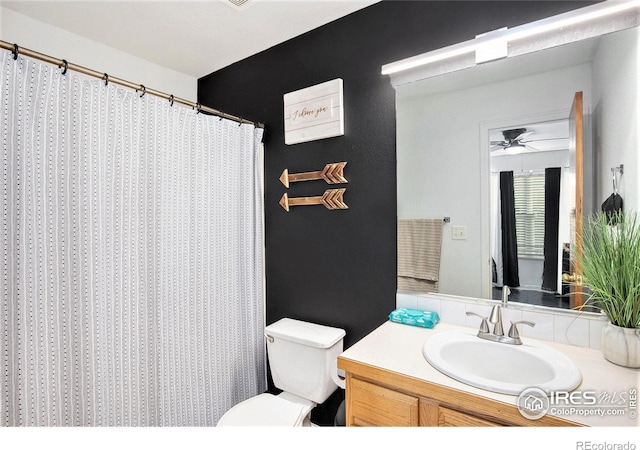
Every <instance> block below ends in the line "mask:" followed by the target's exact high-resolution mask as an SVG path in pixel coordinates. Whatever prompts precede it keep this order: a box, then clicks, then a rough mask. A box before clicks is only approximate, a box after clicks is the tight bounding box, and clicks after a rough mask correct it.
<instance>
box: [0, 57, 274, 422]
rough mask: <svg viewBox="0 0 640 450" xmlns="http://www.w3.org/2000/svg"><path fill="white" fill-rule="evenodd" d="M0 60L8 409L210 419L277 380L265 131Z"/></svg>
mask: <svg viewBox="0 0 640 450" xmlns="http://www.w3.org/2000/svg"><path fill="white" fill-rule="evenodd" d="M0 63H1V66H0V110H1V113H0V137H1V139H2V141H1V143H2V159H3V160H2V162H3V166H2V167H3V173H2V178H3V190H2V209H3V220H2V225H1V226H2V258H3V260H2V275H1V276H0V289H1V290H2V300H1V303H0V365H1V367H0V425H2V426H208V425H215V424H216V423H217V421H218V419H219V418H220V417H221V416H222V414H223V413H224V412H225V411H226V410H227V409H229V408H230V407H231V406H233V405H234V404H236V403H238V402H239V401H241V400H244V399H246V398H248V397H251V396H253V395H256V394H257V393H260V392H263V391H264V390H265V389H266V368H265V350H264V338H263V330H264V289H263V231H262V215H263V213H262V200H261V199H262V194H261V186H262V182H261V169H260V164H261V159H260V157H261V138H262V130H260V129H256V128H255V127H254V126H253V125H249V124H242V125H239V124H238V123H236V122H232V121H229V120H226V119H220V118H217V117H213V116H206V115H204V114H198V113H197V112H196V111H193V110H191V109H188V108H185V107H182V106H177V105H176V106H171V105H170V104H169V102H168V101H167V100H164V99H162V98H159V97H155V96H151V95H144V96H142V97H141V96H140V93H136V92H133V91H130V90H127V89H124V88H121V87H119V86H115V85H113V84H108V85H106V86H105V83H104V82H103V81H101V80H99V79H93V78H88V77H84V76H82V75H79V74H77V73H72V72H69V73H67V74H65V75H62V73H61V70H60V69H59V68H57V67H55V66H51V65H48V64H45V63H41V62H38V61H34V60H31V59H28V58H23V57H22V56H20V57H18V59H17V60H13V57H12V54H11V53H10V52H7V51H2V53H0Z"/></svg>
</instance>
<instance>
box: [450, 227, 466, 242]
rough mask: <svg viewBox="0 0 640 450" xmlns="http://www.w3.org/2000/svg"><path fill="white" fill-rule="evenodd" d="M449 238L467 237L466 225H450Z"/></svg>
mask: <svg viewBox="0 0 640 450" xmlns="http://www.w3.org/2000/svg"><path fill="white" fill-rule="evenodd" d="M451 239H457V240H463V241H464V240H466V239H467V227H464V226H456V227H451Z"/></svg>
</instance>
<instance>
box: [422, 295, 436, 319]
mask: <svg viewBox="0 0 640 450" xmlns="http://www.w3.org/2000/svg"><path fill="white" fill-rule="evenodd" d="M441 308H442V306H441V303H440V299H439V298H434V297H429V296H426V295H419V296H418V309H421V310H422V311H433V312H437V313H438V315H440V311H441Z"/></svg>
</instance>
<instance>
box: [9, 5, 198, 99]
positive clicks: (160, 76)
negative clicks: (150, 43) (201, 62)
mask: <svg viewBox="0 0 640 450" xmlns="http://www.w3.org/2000/svg"><path fill="white" fill-rule="evenodd" d="M0 40H3V41H6V42H10V43H12V44H14V43H15V44H18V45H19V46H21V47H25V48H28V49H30V50H34V51H36V52H39V53H44V54H46V55H49V56H52V57H54V58H59V59H66V60H67V61H69V62H72V63H74V64H78V65H80V66H83V67H87V68H89V69H93V70H97V71H100V72H106V73H108V74H109V75H112V76H115V77H118V78H121V79H124V80H127V81H130V82H132V83H136V84H144V85H145V86H146V87H147V88H150V89H155V90H158V91H160V92H164V93H167V94H173V95H174V96H175V97H179V98H183V99H185V100H189V101H194V102H195V101H196V95H197V88H198V80H197V79H196V78H195V77H191V76H189V75H185V74H183V73H180V72H177V71H175V70H172V69H168V68H166V67H163V66H160V65H158V64H155V63H152V62H149V61H146V60H144V59H141V58H138V57H135V56H133V55H130V54H128V53H125V52H122V51H120V50H116V49H114V48H111V47H108V46H106V45H103V44H100V43H98V42H95V41H92V40H89V39H86V38H83V37H81V36H78V35H76V34H72V33H69V32H68V31H65V30H63V29H60V28H56V27H53V26H51V25H49V24H46V23H44V22H40V21H37V20H34V19H32V18H30V17H28V16H25V15H23V14H19V13H17V12H15V11H13V10H10V9H8V8H4V7H1V6H0Z"/></svg>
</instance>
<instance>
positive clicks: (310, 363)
mask: <svg viewBox="0 0 640 450" xmlns="http://www.w3.org/2000/svg"><path fill="white" fill-rule="evenodd" d="M264 333H265V337H266V338H267V353H268V356H269V367H270V368H271V375H272V377H273V383H274V384H275V386H276V387H277V388H278V389H282V391H283V392H282V393H281V394H279V395H273V394H260V395H257V396H255V397H252V398H250V399H248V400H245V401H243V402H241V403H239V404H237V405H236V406H234V407H233V408H231V409H230V410H229V411H227V412H226V413H225V414H224V415H223V416H222V417H221V418H220V420H219V421H218V425H217V426H286V427H289V426H293V427H300V426H310V425H311V422H310V416H311V410H312V409H313V408H314V407H315V406H316V405H317V404H319V403H322V402H324V401H325V400H326V399H327V398H329V396H330V395H331V394H333V392H334V391H335V390H336V389H337V387H338V385H337V384H336V381H339V380H336V381H334V379H335V378H336V377H337V373H336V374H334V373H333V372H334V371H335V367H336V364H335V362H336V360H337V358H338V355H339V354H340V353H342V341H343V338H344V336H345V331H344V330H342V329H340V328H333V327H327V326H324V325H317V324H314V323H309V322H303V321H300V320H295V319H286V318H285V319H280V320H279V321H277V322H275V323H273V324H271V325H269V326H268V327H266V328H265V330H264Z"/></svg>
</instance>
